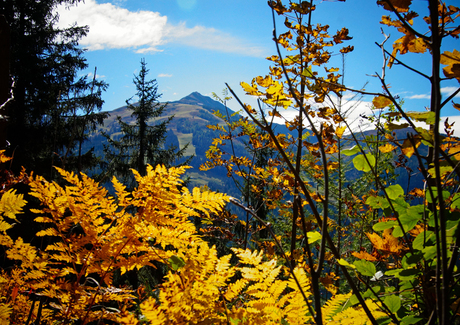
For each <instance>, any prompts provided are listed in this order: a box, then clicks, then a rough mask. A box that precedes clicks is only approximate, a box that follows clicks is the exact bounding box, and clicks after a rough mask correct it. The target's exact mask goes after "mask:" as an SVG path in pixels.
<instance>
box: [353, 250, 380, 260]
mask: <svg viewBox="0 0 460 325" xmlns="http://www.w3.org/2000/svg"><path fill="white" fill-rule="evenodd" d="M351 254H352V255H353V256H354V257H357V258H359V259H360V260H366V261H370V262H375V261H378V259H377V258H376V257H375V256H373V255H371V254H369V253H368V252H366V251H360V252H359V253H357V252H352V253H351Z"/></svg>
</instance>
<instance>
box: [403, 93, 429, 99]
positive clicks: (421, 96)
mask: <svg viewBox="0 0 460 325" xmlns="http://www.w3.org/2000/svg"><path fill="white" fill-rule="evenodd" d="M406 98H407V99H430V98H431V95H430V94H419V95H412V96H409V97H406Z"/></svg>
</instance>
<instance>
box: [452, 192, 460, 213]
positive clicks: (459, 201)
mask: <svg viewBox="0 0 460 325" xmlns="http://www.w3.org/2000/svg"><path fill="white" fill-rule="evenodd" d="M450 206H451V208H453V209H460V193H455V195H454V197H453V198H452V204H451V205H450Z"/></svg>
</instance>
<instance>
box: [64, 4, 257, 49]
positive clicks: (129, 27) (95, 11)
mask: <svg viewBox="0 0 460 325" xmlns="http://www.w3.org/2000/svg"><path fill="white" fill-rule="evenodd" d="M115 3H117V2H115ZM57 11H58V13H59V16H60V19H59V24H58V26H59V27H61V28H65V27H68V26H69V25H73V24H75V23H76V24H77V25H79V26H84V25H88V26H89V28H90V30H89V33H88V35H87V36H86V37H84V38H83V39H82V40H81V41H80V44H81V45H82V46H84V47H86V48H88V49H89V50H102V49H122V48H124V49H126V48H127V49H133V50H135V51H136V52H137V53H147V52H155V51H161V49H160V48H159V46H160V45H163V44H165V43H173V44H180V45H185V46H190V47H197V48H202V49H207V50H213V51H219V52H226V53H236V54H242V55H247V56H257V57H259V56H260V57H263V56H265V53H266V51H265V49H263V48H261V47H256V46H253V45H251V44H250V43H249V42H246V41H244V40H242V39H239V38H237V37H234V36H232V35H230V34H228V33H224V32H222V31H219V30H217V29H215V28H208V27H204V26H195V27H192V28H190V27H187V26H186V24H185V23H180V24H179V25H171V24H168V23H167V20H168V18H167V17H166V16H162V15H161V14H160V13H158V12H153V11H136V12H133V11H129V10H127V9H124V8H121V7H119V6H117V5H114V4H111V3H101V4H98V3H97V2H96V1H95V0H86V1H85V2H84V3H81V2H80V3H78V4H77V5H76V6H74V7H71V8H70V9H69V8H67V9H66V6H65V5H60V6H58V9H57Z"/></svg>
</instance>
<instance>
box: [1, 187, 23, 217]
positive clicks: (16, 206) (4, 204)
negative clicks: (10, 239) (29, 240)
mask: <svg viewBox="0 0 460 325" xmlns="http://www.w3.org/2000/svg"><path fill="white" fill-rule="evenodd" d="M26 203H27V201H26V200H24V195H23V194H18V195H16V190H13V189H11V190H9V191H8V192H6V193H4V194H3V196H2V199H1V200H0V213H3V214H4V215H5V216H7V217H8V218H10V219H14V220H17V219H16V215H17V214H19V213H22V207H23V206H24V205H26Z"/></svg>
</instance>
